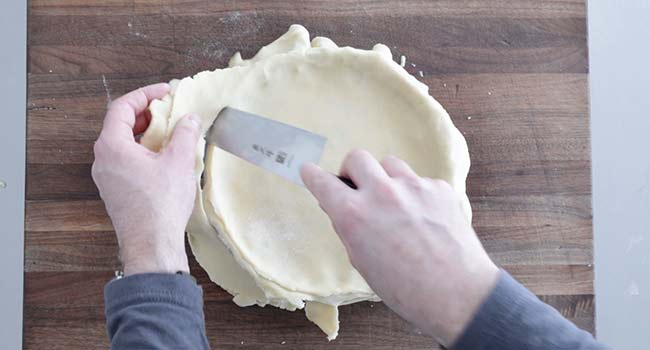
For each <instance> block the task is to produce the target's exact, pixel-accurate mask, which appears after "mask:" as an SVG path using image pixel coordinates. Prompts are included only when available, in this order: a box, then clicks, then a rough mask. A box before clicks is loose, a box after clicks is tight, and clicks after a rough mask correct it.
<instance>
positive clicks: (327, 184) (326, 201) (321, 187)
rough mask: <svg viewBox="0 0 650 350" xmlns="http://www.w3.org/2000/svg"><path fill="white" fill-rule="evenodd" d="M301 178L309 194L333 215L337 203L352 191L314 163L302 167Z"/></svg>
mask: <svg viewBox="0 0 650 350" xmlns="http://www.w3.org/2000/svg"><path fill="white" fill-rule="evenodd" d="M300 176H301V177H302V181H303V182H304V183H305V186H306V187H307V189H308V190H309V192H311V193H312V194H313V195H314V197H316V200H318V203H319V204H320V206H321V207H322V208H323V210H325V212H327V213H332V209H334V208H335V207H336V203H335V202H336V201H337V200H339V199H341V198H342V197H343V196H344V195H345V194H346V193H348V192H350V191H351V189H350V188H349V187H348V186H347V185H345V184H344V183H343V182H341V180H339V179H338V178H337V177H336V176H334V175H332V174H330V173H328V172H326V171H325V170H323V169H321V168H320V167H319V166H317V165H315V164H312V163H307V164H305V165H303V166H302V168H301V169H300Z"/></svg>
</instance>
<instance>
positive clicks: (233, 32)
mask: <svg viewBox="0 0 650 350" xmlns="http://www.w3.org/2000/svg"><path fill="white" fill-rule="evenodd" d="M29 16H30V17H29V25H28V27H29V28H28V30H29V45H28V53H29V62H28V69H29V74H28V84H29V93H28V105H27V110H28V130H27V138H28V145H27V189H26V197H27V203H26V233H25V317H24V320H25V321H24V322H25V333H24V334H25V336H24V338H25V349H41V348H48V349H105V348H107V345H108V344H107V339H106V333H105V328H104V327H105V326H104V313H103V297H102V293H103V286H104V284H105V283H106V281H108V280H109V279H110V278H111V277H112V276H113V271H114V270H115V269H116V268H119V261H118V259H117V243H116V240H115V237H114V234H113V231H112V225H111V223H110V220H109V219H108V217H107V215H106V212H105V209H104V205H103V203H102V202H101V200H100V199H99V195H98V192H97V189H96V187H95V185H94V184H93V182H92V179H91V178H90V169H91V164H92V161H93V155H92V146H93V143H94V140H95V139H96V138H97V136H98V133H99V130H100V129H101V123H102V119H103V115H104V113H105V110H106V105H107V103H108V102H109V101H110V100H111V99H114V98H116V97H117V96H119V95H121V94H123V93H125V92H127V91H130V90H132V89H135V88H137V87H139V86H142V85H145V84H149V83H154V82H158V81H166V80H169V79H172V78H177V77H183V76H186V75H191V74H193V73H196V72H198V71H201V70H206V69H214V68H217V67H223V66H224V65H225V64H226V62H227V60H228V58H229V57H230V56H231V55H232V54H234V53H235V52H236V51H241V52H242V54H243V55H244V56H245V57H247V56H251V55H252V54H254V53H255V51H256V50H257V49H259V47H260V46H262V45H265V44H267V43H268V42H270V41H272V40H273V39H275V38H276V37H277V36H278V35H280V34H282V33H284V32H285V31H286V29H287V27H288V26H289V25H290V24H292V23H301V24H303V25H305V26H306V27H307V29H308V30H310V32H311V33H312V34H314V35H323V36H329V37H331V38H332V39H333V40H335V41H336V42H337V43H338V44H339V45H351V46H355V47H360V48H370V47H372V45H374V44H375V43H377V42H382V43H385V44H387V45H388V46H389V47H390V48H391V50H392V51H393V54H394V55H395V57H396V58H397V59H399V56H400V55H405V56H406V58H407V64H406V67H405V68H406V69H407V70H408V71H409V72H410V73H411V74H413V75H414V76H416V77H417V78H418V79H420V80H421V81H423V82H424V83H425V84H427V85H428V86H429V88H430V93H431V95H432V96H434V97H435V98H436V99H437V100H438V101H439V102H440V103H441V104H442V105H443V106H444V107H445V108H446V109H447V110H448V111H449V113H450V115H451V116H452V119H453V121H454V123H455V124H456V126H457V127H458V128H459V130H460V131H461V132H462V133H463V135H464V136H465V138H466V139H467V142H468V145H469V149H470V154H471V158H472V168H471V171H470V174H469V178H468V184H467V185H468V186H467V192H468V194H469V196H470V200H471V202H472V208H473V211H474V219H473V223H474V226H475V229H476V231H477V233H478V234H479V236H480V238H481V240H482V242H483V244H484V246H485V247H486V250H487V251H488V253H489V254H490V256H491V257H492V258H493V259H494V260H495V261H496V262H497V263H498V264H500V265H501V266H503V267H504V268H505V269H506V270H508V271H509V272H510V273H511V274H513V276H515V277H516V278H517V279H518V280H520V281H521V282H522V283H523V284H524V285H526V286H527V287H528V288H530V289H531V290H532V291H533V292H535V293H536V294H538V295H540V297H541V299H542V300H543V301H545V302H547V303H549V304H551V305H553V306H554V307H556V308H557V309H558V310H559V311H560V312H561V313H562V314H563V315H565V316H566V317H568V318H569V319H570V320H572V321H573V322H575V323H576V324H577V325H578V326H579V327H581V328H583V329H586V330H588V331H590V332H593V331H594V322H593V321H594V302H593V300H594V297H593V265H592V261H593V253H592V217H591V185H590V167H591V161H590V154H589V119H588V99H587V79H588V78H587V75H588V59H587V45H586V36H587V33H586V20H585V2H584V1H582V0H558V1H537V0H516V1H505V0H491V1H478V0H473V1H469V0H441V1H419V0H407V1H400V2H394V1H388V0H381V1H369V0H362V1H352V0H325V1H315V0H310V1H301V2H292V1H264V0H246V1H235V0H226V1H208V0H103V1H95V0H92V1H87V0H32V1H30V12H29ZM420 72H421V74H420ZM191 269H192V272H193V274H194V275H195V276H196V277H197V279H198V281H199V283H200V284H201V285H202V286H203V288H204V297H205V315H206V323H207V325H206V326H207V332H208V335H209V337H210V342H211V345H212V346H213V348H215V349H231V348H250V349H275V348H282V347H287V348H292V349H294V348H295V349H326V348H327V349H330V348H336V349H350V350H352V349H365V348H373V349H431V348H437V346H436V345H435V344H434V343H433V342H432V341H431V340H430V339H429V338H427V337H425V336H423V335H422V334H421V333H420V332H419V331H418V330H416V329H413V328H412V327H411V326H410V325H408V324H407V323H405V322H404V321H402V320H401V319H400V318H399V317H398V316H396V315H395V314H394V313H392V312H391V311H390V310H388V309H387V308H386V307H385V306H384V305H383V304H380V303H379V304H372V303H359V304H354V305H350V306H346V307H343V308H341V322H342V329H341V335H340V336H339V338H338V339H337V340H336V341H334V342H332V343H328V342H327V341H326V340H325V338H324V337H323V335H322V334H321V332H320V331H319V330H318V329H317V328H316V327H315V326H313V325H312V324H311V323H309V322H308V321H307V320H306V319H305V317H304V314H303V313H300V312H296V313H291V312H286V311H281V310H278V309H276V308H270V307H267V308H258V307H251V308H244V309H242V308H239V307H237V306H235V305H234V304H233V303H232V302H231V297H230V296H229V295H228V294H227V293H226V292H224V291H223V290H221V289H220V288H219V287H217V286H216V285H215V284H213V283H211V282H210V281H209V279H208V277H207V275H206V274H205V272H204V271H203V270H202V269H201V268H200V266H199V265H198V264H197V263H196V261H195V260H194V259H193V258H191Z"/></svg>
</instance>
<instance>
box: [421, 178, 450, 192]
mask: <svg viewBox="0 0 650 350" xmlns="http://www.w3.org/2000/svg"><path fill="white" fill-rule="evenodd" d="M424 181H425V183H426V184H427V185H428V186H429V187H430V188H432V189H433V190H435V191H452V188H451V185H450V184H449V183H448V182H447V181H445V180H442V179H431V178H425V179H424Z"/></svg>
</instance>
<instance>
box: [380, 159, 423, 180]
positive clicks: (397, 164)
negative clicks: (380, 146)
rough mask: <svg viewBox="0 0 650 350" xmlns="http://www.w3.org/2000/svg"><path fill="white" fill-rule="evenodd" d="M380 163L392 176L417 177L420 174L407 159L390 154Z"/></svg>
mask: <svg viewBox="0 0 650 350" xmlns="http://www.w3.org/2000/svg"><path fill="white" fill-rule="evenodd" d="M380 164H381V166H382V167H383V168H384V170H385V171H386V174H388V176H390V177H404V178H415V177H417V176H418V175H417V174H416V173H415V171H413V169H411V167H410V166H409V165H408V164H407V163H406V162H405V161H403V160H401V159H399V158H397V157H393V156H388V157H386V158H384V159H382V160H381V162H380Z"/></svg>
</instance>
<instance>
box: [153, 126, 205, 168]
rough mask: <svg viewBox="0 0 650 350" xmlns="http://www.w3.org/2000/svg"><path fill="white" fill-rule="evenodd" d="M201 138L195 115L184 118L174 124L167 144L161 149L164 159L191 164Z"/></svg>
mask: <svg viewBox="0 0 650 350" xmlns="http://www.w3.org/2000/svg"><path fill="white" fill-rule="evenodd" d="M200 136H201V121H200V119H199V116H197V115H196V114H190V115H186V116H184V117H183V118H182V119H181V120H179V121H178V122H177V123H176V127H174V131H173V134H172V137H171V140H170V141H169V143H168V144H167V145H166V146H165V148H163V150H162V153H163V156H164V157H169V158H171V161H172V162H173V161H180V162H181V163H189V164H193V162H194V156H195V151H196V145H197V143H198V142H199V137H200Z"/></svg>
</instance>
